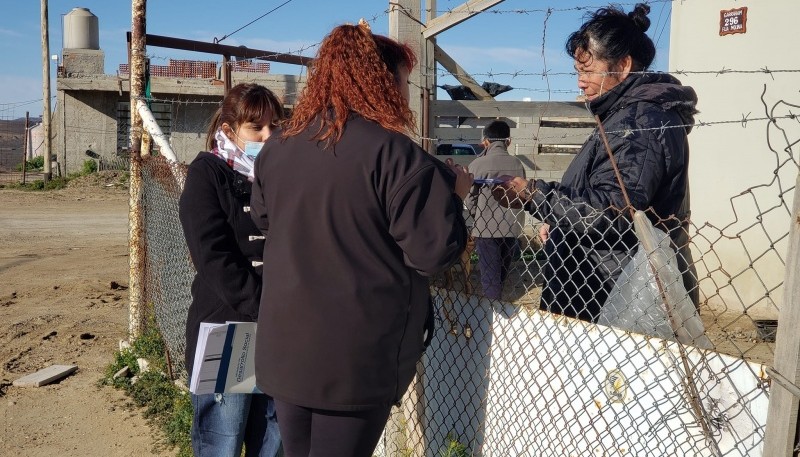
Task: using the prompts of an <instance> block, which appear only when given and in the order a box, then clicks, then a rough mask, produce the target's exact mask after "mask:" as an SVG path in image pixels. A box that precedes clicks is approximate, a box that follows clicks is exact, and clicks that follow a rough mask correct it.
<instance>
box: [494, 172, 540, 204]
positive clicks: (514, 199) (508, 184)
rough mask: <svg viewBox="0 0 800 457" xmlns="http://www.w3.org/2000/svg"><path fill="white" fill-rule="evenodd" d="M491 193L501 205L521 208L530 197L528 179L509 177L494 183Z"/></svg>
mask: <svg viewBox="0 0 800 457" xmlns="http://www.w3.org/2000/svg"><path fill="white" fill-rule="evenodd" d="M501 178H503V176H501ZM492 195H493V196H494V198H495V200H497V201H498V202H500V204H501V205H503V206H505V207H507V208H514V209H520V208H522V207H523V206H525V204H526V203H528V201H529V200H530V198H531V193H530V191H528V180H527V179H525V178H520V177H515V178H509V179H508V180H506V181H505V182H503V183H500V184H497V185H495V187H494V189H492Z"/></svg>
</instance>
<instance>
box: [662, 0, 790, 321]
mask: <svg viewBox="0 0 800 457" xmlns="http://www.w3.org/2000/svg"><path fill="white" fill-rule="evenodd" d="M741 7H747V8H748V11H747V22H746V33H741V34H733V35H724V36H720V35H719V31H720V12H721V11H723V10H729V9H733V8H741ZM798 17H800V2H798V1H797V0H770V1H768V2H764V1H753V2H745V1H737V0H682V1H680V2H672V28H671V33H670V56H669V57H670V59H669V71H670V72H671V73H672V74H673V75H675V76H677V77H678V78H679V79H680V80H681V81H682V82H683V83H684V84H686V85H689V86H692V87H694V89H695V90H696V91H697V94H698V98H699V103H698V109H699V110H700V114H699V115H698V116H697V118H696V121H697V122H706V123H711V124H712V125H707V126H700V127H699V128H696V129H695V130H694V131H693V132H692V133H691V134H690V135H689V140H690V144H691V164H690V183H691V195H692V220H693V221H694V223H695V225H697V226H698V227H700V226H702V225H703V224H704V223H706V222H708V223H710V224H713V226H714V227H716V228H724V231H723V233H724V235H727V236H732V237H734V238H733V239H728V238H726V237H722V238H720V231H719V230H715V229H714V228H712V227H705V228H701V230H700V233H701V234H702V235H705V237H708V239H706V240H703V239H702V238H703V237H702V236H701V237H695V240H696V241H698V242H699V245H700V246H701V248H711V246H712V244H713V251H714V252H715V253H716V254H717V255H718V256H719V261H718V262H717V261H712V262H711V263H710V264H709V265H707V269H708V270H712V271H713V270H716V271H715V272H713V273H712V277H711V278H706V279H705V280H703V279H702V278H701V285H702V286H703V291H704V293H705V295H706V296H708V297H712V299H711V300H710V303H712V304H716V305H717V306H718V307H719V306H720V305H721V304H722V303H723V302H724V304H725V306H726V307H727V308H728V309H736V307H737V306H738V307H744V308H748V312H750V313H752V314H755V315H757V316H758V315H761V316H764V317H773V318H774V317H776V315H777V309H776V307H775V306H776V305H777V306H780V305H781V300H782V296H781V293H780V291H779V290H778V291H772V292H771V293H769V296H767V291H768V290H769V289H772V288H773V287H774V286H775V285H777V284H778V283H779V282H780V281H782V280H783V274H784V268H783V265H782V263H781V262H780V260H779V258H784V259H785V254H786V247H787V246H786V243H785V242H778V243H777V244H775V249H774V250H772V251H770V250H769V247H770V245H771V244H773V243H774V241H775V240H776V239H777V238H779V237H780V236H781V235H782V234H785V233H786V231H787V230H788V227H789V212H788V211H787V210H786V208H784V207H781V205H782V202H781V200H780V195H779V194H780V193H781V192H786V190H787V188H789V187H792V186H794V182H795V178H796V176H797V168H796V167H795V166H792V165H791V163H790V164H787V165H784V166H783V167H781V171H780V172H779V173H778V174H777V177H778V178H779V180H776V179H775V178H776V174H775V171H776V169H778V168H779V167H778V163H779V162H782V161H785V160H786V159H787V158H789V155H790V154H791V155H792V156H794V157H795V158H796V157H797V155H798V146H797V145H795V146H794V147H793V148H791V149H792V151H791V152H790V153H787V152H781V154H780V155H776V154H775V153H774V152H772V151H771V150H770V147H769V145H768V143H767V129H768V122H767V121H764V120H761V121H751V122H748V123H747V124H742V123H741V122H734V123H729V124H713V123H717V122H722V121H738V120H741V119H743V118H745V117H747V118H749V119H754V118H764V117H766V115H767V114H766V111H765V107H764V104H763V103H762V101H761V94H762V92H763V91H764V87H765V85H766V93H765V95H764V100H765V102H766V105H767V106H768V107H769V108H770V109H771V108H772V107H773V106H774V105H776V103H778V101H779V100H785V101H786V102H788V103H793V104H795V105H800V92H798V88H800V72H789V73H773V74H766V73H763V72H755V73H726V74H716V73H714V74H680V73H678V72H680V71H686V72H697V71H720V70H723V69H726V70H737V71H741V70H747V71H753V70H756V71H757V70H762V69H765V68H768V69H770V70H787V69H793V70H800V59H798V58H797V56H798V51H797V50H796V49H794V47H795V44H794V43H795V41H796V40H795V39H794V31H795V30H796V27H797V24H796V21H797V18H798ZM788 109H789V108H788V107H786V106H785V105H784V106H783V107H780V108H778V109H777V111H776V112H775V113H774V115H775V116H782V115H785V114H787V113H788ZM794 111H795V112H796V113H797V112H798V111H800V110H798V109H797V108H794ZM778 126H780V127H782V128H788V129H789V131H788V136H789V141H790V142H791V141H798V140H800V127H799V126H800V123H798V122H797V121H796V120H792V121H789V120H785V119H784V120H780V121H779V122H778ZM779 133H780V131H779V130H778V129H776V128H775V126H773V127H771V135H770V138H771V141H772V144H773V148H774V149H777V150H779V151H782V150H783V148H786V146H787V141H786V140H785V139H784V138H783V137H782V136H781V135H780V134H779ZM759 185H764V186H768V187H759V188H757V189H755V190H754V192H753V193H752V194H745V195H743V196H741V197H738V198H736V199H734V200H733V202H731V198H732V197H734V196H736V195H739V194H741V193H742V192H743V191H745V190H747V189H749V188H752V187H755V186H759ZM754 197H755V198H754ZM785 199H786V203H785V204H786V205H788V208H791V204H792V192H788V193H787V194H786V195H785ZM756 200H757V202H758V203H757V204H756V203H755V202H756ZM732 204H733V208H732ZM776 205H777V206H779V207H778V208H777V209H773V210H772V211H769V212H767V215H766V216H765V218H764V220H763V223H759V224H758V225H757V226H755V227H751V228H749V229H748V227H750V226H751V225H753V224H754V223H756V222H757V221H758V220H757V216H758V214H759V213H761V214H764V213H765V212H766V211H767V210H768V209H769V208H773V207H775V206H776ZM734 208H735V209H734ZM734 213H735V214H734ZM762 227H763V229H762ZM740 232H741V236H739V237H737V235H739V234H740ZM715 240H716V241H715ZM767 251H769V252H768V253H767V254H766V255H765V256H764V257H763V258H761V259H760V260H756V259H755V257H757V256H759V255H760V254H763V253H765V252H767ZM748 252H749V254H750V255H749V257H750V258H748V254H747V253H748ZM712 257H713V256H711V255H706V256H705V257H704V258H706V259H709V260H710V259H712ZM751 262H753V263H754V265H755V266H754V270H750V271H746V272H745V274H743V275H741V276H740V277H735V278H733V279H731V276H736V275H737V274H739V273H742V272H743V271H745V270H747V269H748V268H749V265H750V263H751ZM715 264H721V265H722V267H723V268H724V270H725V271H726V272H727V274H726V273H723V272H722V271H720V270H719V269H718V268H717V266H716V265H715ZM705 273H706V272H705V271H700V274H701V276H703V275H705ZM753 304H755V305H754V306H752V307H750V305H753Z"/></svg>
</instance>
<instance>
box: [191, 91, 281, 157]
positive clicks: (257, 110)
mask: <svg viewBox="0 0 800 457" xmlns="http://www.w3.org/2000/svg"><path fill="white" fill-rule="evenodd" d="M265 115H266V116H269V119H270V123H271V124H272V125H273V126H277V125H278V124H279V123H280V121H281V120H282V119H283V106H282V105H281V102H280V100H278V97H277V96H275V94H274V93H272V91H271V90H269V89H267V88H266V87H264V86H262V85H260V84H254V83H243V84H237V85H235V86H233V87H232V88H231V90H230V91H228V95H226V96H225V98H224V99H222V105H220V107H219V108H218V109H217V112H216V113H214V117H212V118H211V124H209V126H208V133H207V134H206V148H208V150H209V151H210V150H212V149H214V147H215V146H216V145H217V140H215V139H214V135H215V134H216V133H217V130H218V129H219V128H220V127H221V126H222V124H224V123H227V124H228V125H230V126H231V128H232V129H234V130H236V129H237V128H238V127H239V126H241V125H242V124H245V123H247V122H260V121H261V119H263V118H264V116H265Z"/></svg>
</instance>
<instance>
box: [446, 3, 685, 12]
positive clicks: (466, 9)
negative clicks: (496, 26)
mask: <svg viewBox="0 0 800 457" xmlns="http://www.w3.org/2000/svg"><path fill="white" fill-rule="evenodd" d="M674 1H675V0H650V1H648V2H646V3H650V4H653V3H672V2H674ZM637 3H641V1H639V2H627V3H626V2H622V3H620V2H614V5H617V6H635V5H636V4H637ZM597 8H600V6H598V5H592V6H574V7H570V8H531V9H524V8H514V9H487V10H481V9H477V8H471V7H470V6H469V5H467V4H465V5H462V6H460V7H457V8H445V9H438V10H436V14H437V15H442V14H453V15H456V14H464V15H476V14H533V13H548V12H550V13H556V12H557V13H563V12H573V11H578V12H580V11H592V10H596V9H597Z"/></svg>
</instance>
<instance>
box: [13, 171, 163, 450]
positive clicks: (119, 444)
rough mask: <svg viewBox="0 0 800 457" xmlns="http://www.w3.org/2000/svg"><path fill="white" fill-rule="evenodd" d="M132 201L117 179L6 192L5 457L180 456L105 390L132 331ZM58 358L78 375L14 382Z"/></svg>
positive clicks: (120, 396)
mask: <svg viewBox="0 0 800 457" xmlns="http://www.w3.org/2000/svg"><path fill="white" fill-rule="evenodd" d="M127 199H128V197H127V190H125V189H124V188H122V187H119V186H116V185H113V184H111V183H108V184H103V183H99V184H98V183H92V184H91V185H89V184H86V185H83V186H80V185H79V186H77V187H71V188H67V189H63V190H60V191H54V192H21V191H13V190H6V189H0V418H1V419H0V421H2V432H0V455H3V456H16V457H23V456H42V455H67V456H142V455H145V456H147V455H170V454H172V453H170V452H165V451H155V450H154V443H155V440H156V438H155V436H156V435H155V433H154V432H153V431H151V429H150V427H149V426H148V425H147V424H146V422H145V420H144V419H143V418H142V417H141V414H140V412H138V411H136V410H134V409H133V407H132V406H131V405H130V403H129V401H128V400H127V398H126V397H125V396H124V394H123V393H122V392H120V391H116V390H114V389H113V388H109V387H97V381H98V380H99V379H100V378H101V377H102V375H103V370H104V369H105V367H106V366H107V365H108V364H109V363H110V362H111V360H112V356H113V352H114V351H115V350H117V349H118V345H119V340H121V339H125V338H126V332H127V321H128V315H127V303H128V302H127V299H128V291H127V287H126V286H127V284H128V251H127V249H128V248H127V230H128V229H127V219H128V209H127V208H128V204H127V201H128V200H127ZM118 285H119V286H118ZM53 364H63V365H77V366H78V371H77V372H76V373H74V374H73V375H71V376H69V377H67V378H65V379H63V380H62V381H61V382H59V383H56V384H51V385H48V386H44V387H38V388H36V387H25V388H23V387H14V386H12V385H11V383H12V382H13V381H14V380H15V379H18V378H20V377H22V376H24V375H26V374H29V373H33V372H35V371H37V370H39V369H41V368H46V367H48V366H50V365H53Z"/></svg>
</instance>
